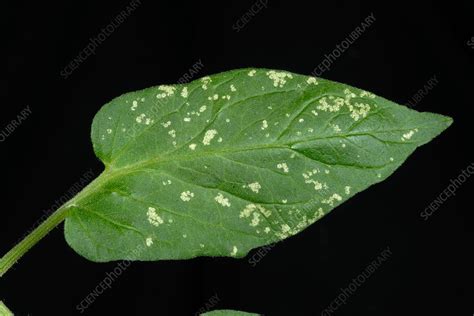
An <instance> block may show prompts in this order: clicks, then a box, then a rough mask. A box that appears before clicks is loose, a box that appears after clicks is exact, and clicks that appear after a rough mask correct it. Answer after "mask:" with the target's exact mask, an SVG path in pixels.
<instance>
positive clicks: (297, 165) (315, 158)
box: [65, 69, 452, 261]
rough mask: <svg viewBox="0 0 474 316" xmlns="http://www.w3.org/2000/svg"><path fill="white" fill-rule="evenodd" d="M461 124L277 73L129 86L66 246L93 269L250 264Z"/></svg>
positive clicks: (100, 129) (97, 143)
mask: <svg viewBox="0 0 474 316" xmlns="http://www.w3.org/2000/svg"><path fill="white" fill-rule="evenodd" d="M451 122H452V120H451V118H449V117H445V116H442V115H438V114H433V113H420V112H417V111H414V110H411V109H408V108H406V107H404V106H400V105H397V104H395V103H393V102H391V101H388V100H386V99H384V98H381V97H378V96H375V95H373V94H372V93H369V92H367V91H364V90H360V89H357V88H353V87H350V86H347V85H344V84H340V83H336V82H332V81H329V80H324V79H320V78H313V77H308V76H303V75H297V74H294V73H289V72H286V71H278V70H268V69H240V70H234V71H228V72H224V73H220V74H216V75H213V76H210V77H204V78H201V79H198V80H196V81H193V82H191V83H189V84H185V85H171V86H158V87H152V88H149V89H144V90H141V91H136V92H130V93H127V94H124V95H122V96H120V97H118V98H115V99H113V100H112V101H111V102H109V103H108V104H106V105H105V106H104V107H103V108H102V109H101V110H100V111H99V112H98V113H97V115H96V117H95V118H94V122H93V125H92V142H93V147H94V150H95V153H96V155H97V157H99V158H100V159H101V160H102V161H103V163H104V164H105V166H106V169H105V171H104V173H103V174H102V175H101V176H100V177H99V178H98V179H96V180H95V181H94V182H93V183H92V184H91V185H90V186H89V187H88V188H87V189H86V190H85V191H86V192H83V194H82V195H81V197H80V198H78V199H77V200H76V201H75V204H74V206H73V207H72V208H71V209H72V211H71V214H70V216H69V217H68V218H67V219H66V224H65V235H66V240H67V241H68V243H69V245H70V246H71V247H72V248H74V249H75V250H76V251H77V252H78V253H79V254H81V255H83V256H84V257H86V258H88V259H90V260H93V261H110V260H119V259H129V260H161V259H187V258H193V257H197V256H231V257H243V256H245V255H246V254H247V253H248V251H250V250H251V249H253V248H256V247H259V246H262V245H266V244H269V243H273V242H276V241H279V240H283V239H285V238H287V237H289V236H292V235H294V234H296V233H298V232H300V231H301V230H303V229H305V228H306V227H307V226H308V225H310V224H312V223H314V222H315V221H317V220H318V219H320V218H322V217H323V216H324V215H325V214H327V213H328V212H329V211H331V210H332V209H333V208H335V207H336V206H338V205H339V204H340V203H343V202H344V201H345V200H347V199H349V198H350V197H352V196H353V195H354V194H356V193H358V192H360V191H362V190H364V189H366V188H368V187H369V186H371V185H372V184H375V183H377V182H380V181H382V180H384V179H385V178H387V177H388V176H389V175H390V174H392V173H393V172H394V171H395V169H397V168H398V167H399V166H400V165H401V164H402V163H403V161H404V160H405V159H406V158H407V157H408V156H409V155H410V154H411V153H412V152H413V151H414V150H415V149H416V148H417V147H418V146H420V145H423V144H425V143H427V142H428V141H430V140H431V139H432V138H434V137H435V136H437V135H438V134H439V133H441V132H442V131H443V130H444V129H446V128H447V127H448V126H449V125H450V124H451Z"/></svg>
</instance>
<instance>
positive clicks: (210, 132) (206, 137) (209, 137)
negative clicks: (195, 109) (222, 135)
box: [202, 129, 217, 146]
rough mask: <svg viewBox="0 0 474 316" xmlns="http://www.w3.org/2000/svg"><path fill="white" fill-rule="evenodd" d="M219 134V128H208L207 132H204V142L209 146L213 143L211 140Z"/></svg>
mask: <svg viewBox="0 0 474 316" xmlns="http://www.w3.org/2000/svg"><path fill="white" fill-rule="evenodd" d="M216 135H217V130H215V129H210V130H207V131H206V133H205V134H204V138H203V139H202V143H203V144H204V145H205V146H208V145H210V144H211V140H212V139H213V138H214V137H215V136H216Z"/></svg>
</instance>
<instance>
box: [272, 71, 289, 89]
mask: <svg viewBox="0 0 474 316" xmlns="http://www.w3.org/2000/svg"><path fill="white" fill-rule="evenodd" d="M266 74H267V76H268V78H270V79H271V80H272V81H273V86H274V87H280V88H283V86H284V85H285V84H286V78H288V79H293V75H292V74H290V73H287V72H284V71H280V72H279V71H275V70H270V71H267V73H266Z"/></svg>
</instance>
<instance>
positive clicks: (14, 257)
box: [0, 204, 68, 278]
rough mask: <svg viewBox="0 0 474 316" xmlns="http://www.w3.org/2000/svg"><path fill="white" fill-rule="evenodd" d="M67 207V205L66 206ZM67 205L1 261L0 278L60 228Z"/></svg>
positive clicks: (65, 214) (66, 211)
mask: <svg viewBox="0 0 474 316" xmlns="http://www.w3.org/2000/svg"><path fill="white" fill-rule="evenodd" d="M65 205H66V204H65ZM65 205H63V206H61V207H60V208H59V209H57V210H56V211H55V212H54V213H53V214H52V215H51V216H50V217H48V218H47V219H46V220H45V221H44V222H43V223H41V224H40V225H39V226H38V227H36V228H35V229H34V230H33V231H32V232H31V233H30V234H28V236H26V237H25V239H23V240H22V241H20V242H19V243H18V244H17V245H16V246H15V247H13V248H12V249H11V250H10V251H9V252H7V253H6V254H5V255H4V256H3V257H2V259H0V278H1V277H2V276H3V275H4V274H5V273H6V272H7V271H8V270H9V269H10V268H11V267H12V266H13V265H14V264H15V263H16V262H17V261H18V260H19V259H20V258H21V257H22V256H23V255H24V254H25V253H26V252H27V251H28V250H30V248H31V247H33V246H34V245H35V244H36V243H37V242H38V241H40V240H41V239H42V238H43V237H44V236H46V235H47V234H48V233H49V232H50V231H51V230H53V229H54V228H55V227H56V226H58V225H59V224H60V223H61V222H62V221H63V220H64V219H65V218H66V216H67V213H68V207H66V206H65Z"/></svg>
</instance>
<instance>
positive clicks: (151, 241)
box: [145, 237, 153, 247]
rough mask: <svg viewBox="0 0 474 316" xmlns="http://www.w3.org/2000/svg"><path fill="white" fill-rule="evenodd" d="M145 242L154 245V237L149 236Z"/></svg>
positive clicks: (148, 245) (149, 245)
mask: <svg viewBox="0 0 474 316" xmlns="http://www.w3.org/2000/svg"><path fill="white" fill-rule="evenodd" d="M145 243H146V245H147V247H151V245H153V238H151V237H148V238H147V239H146V240H145Z"/></svg>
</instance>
